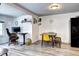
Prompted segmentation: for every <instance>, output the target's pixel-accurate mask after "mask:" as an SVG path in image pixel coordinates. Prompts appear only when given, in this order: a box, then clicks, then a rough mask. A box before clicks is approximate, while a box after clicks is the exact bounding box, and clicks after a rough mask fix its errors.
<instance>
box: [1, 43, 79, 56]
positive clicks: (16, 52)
mask: <svg viewBox="0 0 79 59" xmlns="http://www.w3.org/2000/svg"><path fill="white" fill-rule="evenodd" d="M0 47H3V48H8V49H9V52H8V54H9V56H79V48H73V47H70V45H68V44H62V46H61V48H58V47H54V48H52V47H51V46H43V47H41V45H40V44H37V45H36V44H33V45H30V46H26V45H24V46H20V45H10V46H8V45H7V44H5V45H0Z"/></svg>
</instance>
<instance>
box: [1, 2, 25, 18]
mask: <svg viewBox="0 0 79 59" xmlns="http://www.w3.org/2000/svg"><path fill="white" fill-rule="evenodd" d="M0 15H6V16H12V17H19V16H22V15H25V13H24V12H21V11H19V10H18V9H16V8H15V7H12V6H10V5H8V4H6V3H5V4H4V3H1V5H0Z"/></svg>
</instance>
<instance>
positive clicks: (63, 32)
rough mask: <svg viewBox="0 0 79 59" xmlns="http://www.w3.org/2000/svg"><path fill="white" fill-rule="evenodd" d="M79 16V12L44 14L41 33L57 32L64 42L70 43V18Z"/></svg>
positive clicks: (40, 28) (40, 27)
mask: <svg viewBox="0 0 79 59" xmlns="http://www.w3.org/2000/svg"><path fill="white" fill-rule="evenodd" d="M76 16H79V12H74V13H66V14H58V15H49V16H43V17H41V18H42V25H41V26H39V34H41V33H43V32H56V33H57V36H60V37H61V38H62V42H64V43H70V18H72V17H76Z"/></svg>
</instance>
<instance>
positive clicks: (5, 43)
mask: <svg viewBox="0 0 79 59" xmlns="http://www.w3.org/2000/svg"><path fill="white" fill-rule="evenodd" d="M7 43H8V42H5V43H0V45H3V44H7Z"/></svg>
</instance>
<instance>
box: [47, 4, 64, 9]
mask: <svg viewBox="0 0 79 59" xmlns="http://www.w3.org/2000/svg"><path fill="white" fill-rule="evenodd" d="M61 7H62V5H61V4H57V3H52V4H50V5H49V6H48V8H49V9H50V10H57V9H61Z"/></svg>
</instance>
